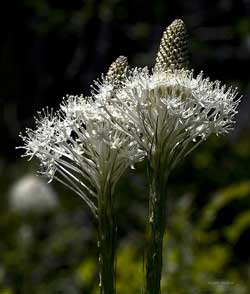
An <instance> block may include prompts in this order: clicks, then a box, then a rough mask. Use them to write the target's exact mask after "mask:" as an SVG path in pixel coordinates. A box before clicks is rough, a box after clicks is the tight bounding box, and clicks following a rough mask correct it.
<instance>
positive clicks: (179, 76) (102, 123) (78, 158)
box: [19, 20, 240, 294]
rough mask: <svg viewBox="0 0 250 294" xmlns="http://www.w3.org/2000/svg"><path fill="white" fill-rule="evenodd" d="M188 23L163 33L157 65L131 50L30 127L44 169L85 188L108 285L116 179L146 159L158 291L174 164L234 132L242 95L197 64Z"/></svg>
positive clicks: (151, 261)
mask: <svg viewBox="0 0 250 294" xmlns="http://www.w3.org/2000/svg"><path fill="white" fill-rule="evenodd" d="M188 65H189V62H188V50H187V34H186V28H185V25H184V23H183V21H182V20H175V21H174V22H173V23H172V24H171V25H170V26H168V27H167V29H166V31H165V32H164V34H163V37H162V40H161V43H160V48H159V52H158V54H157V57H156V62H155V66H154V67H153V68H152V69H149V68H148V67H144V68H138V67H135V68H130V67H129V66H128V63H127V59H126V57H124V56H120V57H118V58H117V59H116V60H115V61H114V63H112V64H111V66H110V68H109V70H108V72H107V73H106V74H105V75H102V77H101V78H100V79H99V80H97V81H94V83H93V86H92V92H91V96H90V97H84V96H83V95H80V96H75V95H68V96H66V98H64V99H63V101H62V103H61V105H60V108H59V110H58V111H56V112H54V111H53V110H49V109H48V108H47V109H46V110H43V111H42V112H40V113H39V114H38V117H37V118H36V120H35V123H36V127H35V129H34V130H31V129H27V130H26V133H25V134H24V135H23V134H21V138H22V139H23V141H24V145H23V146H21V147H19V148H23V149H25V153H24V156H28V157H29V158H30V159H32V158H33V157H36V158H38V160H39V161H40V171H39V173H40V174H42V175H44V176H46V177H48V178H49V181H52V180H53V179H55V180H57V181H59V182H61V183H63V184H64V185H66V186H67V187H68V188H69V189H71V190H72V191H74V192H75V193H76V194H77V195H78V196H80V197H81V198H82V199H83V200H84V201H85V203H86V204H87V205H88V207H89V208H90V209H91V211H92V213H93V216H94V217H95V218H96V219H97V221H98V242H97V246H98V250H99V272H100V279H99V286H100V293H101V294H114V293H116V289H115V256H116V255H115V249H116V246H115V243H116V216H115V210H114V205H115V188H116V184H117V182H118V180H119V179H120V177H121V176H122V175H123V174H124V173H125V172H126V170H127V169H128V168H129V167H131V168H134V165H135V164H136V163H137V162H140V161H142V160H145V161H146V166H147V173H148V186H149V197H148V199H149V212H148V220H147V238H146V239H147V246H146V248H147V249H146V253H145V269H144V271H145V283H144V288H143V292H144V293H145V294H159V293H160V292H161V289H160V282H161V273H162V248H163V237H164V232H165V227H166V217H167V216H166V197H167V184H168V178H169V174H170V173H171V172H172V170H173V169H174V168H175V166H176V165H177V164H178V163H179V162H180V161H181V160H183V159H184V158H185V157H186V156H187V155H188V154H189V153H190V152H192V151H193V150H194V149H196V148H197V147H198V146H199V144H201V143H202V142H203V141H205V140H206V139H207V138H208V137H209V136H210V135H211V134H216V135H221V134H227V133H228V132H229V131H230V130H231V129H232V126H233V124H234V116H235V114H236V113H237V110H236V108H237V106H238V104H239V101H240V98H239V97H238V95H237V91H236V89H233V88H226V87H225V86H223V85H221V83H220V82H219V81H215V82H212V81H210V79H209V78H204V76H203V73H200V74H198V75H194V73H193V71H192V70H190V69H188Z"/></svg>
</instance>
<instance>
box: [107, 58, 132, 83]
mask: <svg viewBox="0 0 250 294" xmlns="http://www.w3.org/2000/svg"><path fill="white" fill-rule="evenodd" d="M127 68H128V60H127V57H125V56H119V57H118V58H117V59H116V60H115V61H114V62H113V63H112V64H111V65H110V67H109V69H108V72H107V74H106V76H105V80H106V81H107V82H109V83H113V84H114V86H120V84H121V82H122V80H123V79H124V77H125V74H126V71H127Z"/></svg>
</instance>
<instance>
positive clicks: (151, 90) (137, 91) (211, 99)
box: [107, 68, 240, 168]
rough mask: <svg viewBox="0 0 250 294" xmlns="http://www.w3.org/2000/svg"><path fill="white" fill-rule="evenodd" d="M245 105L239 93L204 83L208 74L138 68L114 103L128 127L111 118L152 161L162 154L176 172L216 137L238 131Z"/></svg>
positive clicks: (208, 81)
mask: <svg viewBox="0 0 250 294" xmlns="http://www.w3.org/2000/svg"><path fill="white" fill-rule="evenodd" d="M239 101H240V98H237V92H236V90H235V89H232V88H228V89H226V87H225V86H221V84H220V82H219V81H215V82H211V81H210V80H209V79H208V78H206V79H204V78H203V74H202V73H200V74H199V75H198V76H196V77H195V76H194V75H193V71H190V70H184V69H181V70H178V69H169V70H164V69H157V70H154V71H153V72H152V73H150V71H149V70H148V69H147V68H144V69H137V68H136V69H134V70H132V71H131V72H130V74H129V75H128V77H127V80H126V81H125V82H124V86H123V87H122V88H121V89H120V90H119V91H117V92H116V95H115V96H114V97H113V99H112V104H113V106H114V108H115V109H116V113H120V116H122V117H124V118H126V120H127V124H120V123H119V121H116V120H115V118H114V116H113V114H112V113H111V112H109V111H108V110H107V112H108V113H109V115H110V116H111V117H112V118H114V120H115V121H116V124H117V127H118V128H119V129H121V130H123V131H124V132H126V133H127V134H129V135H132V136H133V138H134V139H135V140H136V141H137V142H138V144H139V146H140V147H141V148H142V149H143V150H145V151H146V153H147V155H148V157H149V158H150V157H151V156H153V155H154V153H155V152H160V153H161V156H162V161H163V160H164V162H165V164H166V167H168V168H173V167H174V166H175V165H176V164H177V163H178V161H179V160H180V159H182V158H183V157H185V156H186V155H187V154H189V153H190V152H191V151H192V150H193V149H194V148H196V147H197V146H198V145H199V144H200V143H201V142H202V141H204V140H206V139H207V137H208V136H209V135H210V134H213V133H214V134H217V135H219V134H225V133H227V132H228V131H229V130H231V129H232V125H233V123H234V120H233V119H234V116H235V114H236V113H237V110H236V108H237V106H238V104H239Z"/></svg>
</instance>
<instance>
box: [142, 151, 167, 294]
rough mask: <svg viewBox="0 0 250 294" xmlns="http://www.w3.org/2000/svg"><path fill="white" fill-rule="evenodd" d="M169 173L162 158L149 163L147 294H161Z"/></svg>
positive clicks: (156, 158)
mask: <svg viewBox="0 0 250 294" xmlns="http://www.w3.org/2000/svg"><path fill="white" fill-rule="evenodd" d="M167 178H168V172H167V171H166V166H164V164H163V163H162V162H161V158H160V156H158V157H154V158H153V159H151V160H150V161H149V163H148V180H149V185H150V194H149V219H148V231H147V234H148V236H147V237H148V239H147V241H148V244H147V252H146V272H145V275H146V277H145V280H146V281H145V282H146V284H145V294H160V293H161V272H162V245H163V237H164V232H165V227H166V185H167Z"/></svg>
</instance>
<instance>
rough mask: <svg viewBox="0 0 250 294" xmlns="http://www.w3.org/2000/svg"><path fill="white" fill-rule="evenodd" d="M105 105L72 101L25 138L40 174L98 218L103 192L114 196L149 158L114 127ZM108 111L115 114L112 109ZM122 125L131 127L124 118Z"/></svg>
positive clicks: (38, 122) (75, 98)
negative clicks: (123, 178)
mask: <svg viewBox="0 0 250 294" xmlns="http://www.w3.org/2000/svg"><path fill="white" fill-rule="evenodd" d="M98 95H99V94H98ZM99 100H100V99H99ZM101 105H102V103H101V104H100V103H99V102H98V101H94V99H93V98H91V97H84V96H67V97H66V99H64V100H63V102H62V104H61V106H60V110H59V111H58V112H56V113H53V111H51V112H50V111H49V110H48V109H46V110H44V111H43V112H42V113H39V116H38V118H36V128H35V130H31V129H27V130H26V135H24V136H23V135H21V137H22V139H23V141H24V146H23V147H21V148H24V149H25V150H26V152H25V155H24V156H29V157H30V159H31V158H33V156H36V157H37V158H38V159H39V161H40V166H41V170H40V173H42V174H44V175H45V176H47V177H48V178H49V179H50V180H52V179H56V180H58V181H59V182H62V183H63V184H65V185H66V186H67V187H69V188H70V189H71V190H73V191H74V192H75V193H76V194H78V195H79V196H80V197H82V198H83V199H84V200H85V202H86V203H87V204H88V205H89V207H90V208H91V209H92V211H93V212H94V213H95V214H96V212H97V205H96V202H97V197H98V193H103V192H104V189H111V191H113V190H114V188H115V185H116V183H117V181H118V179H119V178H120V177H121V175H122V174H123V173H124V172H125V170H126V169H127V168H128V167H129V166H131V167H133V165H134V163H136V162H138V161H140V160H142V159H143V157H144V155H145V153H144V151H142V150H141V149H140V148H139V146H138V144H137V142H136V141H135V140H134V139H133V138H132V136H130V135H127V134H125V133H124V132H122V131H120V130H119V129H117V128H115V127H114V125H113V124H112V123H111V121H110V118H109V116H108V115H107V112H106V111H105V110H104V108H103V107H101ZM108 109H109V111H110V112H112V113H113V114H114V115H115V110H113V106H112V105H109V106H108ZM116 120H117V121H119V122H120V123H121V124H125V123H126V122H125V120H124V118H123V117H122V116H119V117H116Z"/></svg>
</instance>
